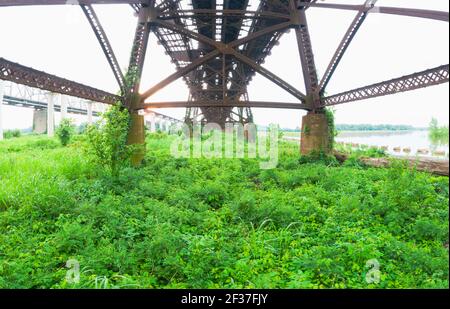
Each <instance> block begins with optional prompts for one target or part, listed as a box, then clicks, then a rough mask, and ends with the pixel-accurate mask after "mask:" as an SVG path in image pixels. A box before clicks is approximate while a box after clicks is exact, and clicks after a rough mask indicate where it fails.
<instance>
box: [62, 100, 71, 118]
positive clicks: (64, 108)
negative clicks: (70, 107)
mask: <svg viewBox="0 0 450 309" xmlns="http://www.w3.org/2000/svg"><path fill="white" fill-rule="evenodd" d="M68 101H69V98H68V97H67V96H65V95H61V120H63V119H66V118H67V102H68Z"/></svg>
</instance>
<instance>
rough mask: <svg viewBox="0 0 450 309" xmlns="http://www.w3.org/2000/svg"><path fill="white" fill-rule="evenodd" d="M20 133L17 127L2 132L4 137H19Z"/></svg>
mask: <svg viewBox="0 0 450 309" xmlns="http://www.w3.org/2000/svg"><path fill="white" fill-rule="evenodd" d="M21 135H22V133H21V132H20V130H18V129H14V130H7V131H5V132H3V138H5V139H9V138H14V137H20V136H21Z"/></svg>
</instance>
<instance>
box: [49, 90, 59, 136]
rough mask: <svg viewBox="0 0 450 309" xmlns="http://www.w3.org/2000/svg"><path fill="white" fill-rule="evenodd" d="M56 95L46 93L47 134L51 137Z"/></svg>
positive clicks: (53, 132) (53, 126) (53, 125)
mask: <svg viewBox="0 0 450 309" xmlns="http://www.w3.org/2000/svg"><path fill="white" fill-rule="evenodd" d="M57 96H58V94H56V93H48V94H47V100H48V102H47V136H48V137H53V136H54V135H55V99H56V97H57Z"/></svg>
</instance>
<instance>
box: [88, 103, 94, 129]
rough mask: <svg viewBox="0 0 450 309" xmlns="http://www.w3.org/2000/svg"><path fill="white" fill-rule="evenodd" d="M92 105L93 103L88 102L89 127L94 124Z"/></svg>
mask: <svg viewBox="0 0 450 309" xmlns="http://www.w3.org/2000/svg"><path fill="white" fill-rule="evenodd" d="M92 104H93V102H88V103H87V122H88V124H89V125H91V124H92V123H93V120H92Z"/></svg>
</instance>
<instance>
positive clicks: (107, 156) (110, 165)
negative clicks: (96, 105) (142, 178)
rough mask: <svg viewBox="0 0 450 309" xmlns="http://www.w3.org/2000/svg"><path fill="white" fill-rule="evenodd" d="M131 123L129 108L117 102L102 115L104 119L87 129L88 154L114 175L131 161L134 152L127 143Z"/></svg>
mask: <svg viewBox="0 0 450 309" xmlns="http://www.w3.org/2000/svg"><path fill="white" fill-rule="evenodd" d="M129 125H130V114H129V112H128V110H126V109H123V108H121V107H120V105H119V104H117V105H114V106H112V107H111V108H109V109H108V110H107V111H106V112H105V113H104V114H103V115H102V121H100V122H98V123H96V124H95V125H92V126H89V127H88V128H87V130H86V137H87V143H85V146H86V147H85V150H86V154H87V155H88V157H89V158H90V159H91V160H92V161H93V162H95V163H98V164H99V165H101V166H102V167H103V168H106V169H107V170H108V171H109V172H110V173H111V174H112V175H113V176H114V177H116V176H118V174H119V171H120V169H121V168H123V167H124V166H126V165H127V164H128V163H129V159H130V156H131V153H132V149H131V146H128V145H127V144H126V142H127V136H128V128H129Z"/></svg>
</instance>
